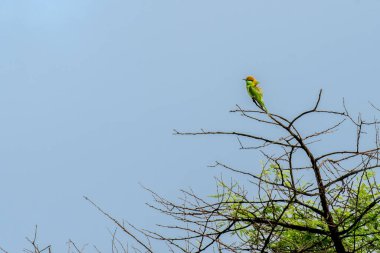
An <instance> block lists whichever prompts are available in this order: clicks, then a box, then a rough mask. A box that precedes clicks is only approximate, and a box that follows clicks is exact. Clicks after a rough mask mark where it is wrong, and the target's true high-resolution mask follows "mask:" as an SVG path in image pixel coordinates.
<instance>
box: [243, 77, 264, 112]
mask: <svg viewBox="0 0 380 253" xmlns="http://www.w3.org/2000/svg"><path fill="white" fill-rule="evenodd" d="M243 80H245V82H246V84H247V91H248V94H249V96H250V97H251V98H252V100H253V102H254V103H255V104H256V105H257V106H258V107H260V108H262V109H263V110H264V111H266V112H268V110H267V108H266V107H265V104H264V99H263V90H262V89H261V88H260V87H259V81H257V80H256V78H254V77H253V76H247V77H246V78H245V79H243Z"/></svg>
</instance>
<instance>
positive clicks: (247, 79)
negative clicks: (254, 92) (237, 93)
mask: <svg viewBox="0 0 380 253" xmlns="http://www.w3.org/2000/svg"><path fill="white" fill-rule="evenodd" d="M243 80H244V81H246V82H247V84H250V83H252V84H254V85H258V84H259V81H257V80H256V78H254V77H253V76H247V77H246V78H245V79H243Z"/></svg>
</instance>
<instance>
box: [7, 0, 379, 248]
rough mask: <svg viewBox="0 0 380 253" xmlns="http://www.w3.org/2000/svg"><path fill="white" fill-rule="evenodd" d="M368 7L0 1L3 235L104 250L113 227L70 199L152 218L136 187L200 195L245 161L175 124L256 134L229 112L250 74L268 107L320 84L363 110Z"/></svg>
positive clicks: (310, 97) (368, 87) (370, 41)
mask: <svg viewBox="0 0 380 253" xmlns="http://www.w3.org/2000/svg"><path fill="white" fill-rule="evenodd" d="M379 13H380V1H378V0H336V1H331V0H318V1H304V0H298V1H295V0H286V1H284V0H277V1H273V0H265V1H262V0H260V1H259V0H242V1H227V0H223V1H221V0H218V1H216V0H212V1H204V0H193V1H180V0H163V1H157V0H106V1H98V0H64V1H63V0H61V1H52V0H33V1H27V0H20V1H14V0H3V1H1V2H0V203H1V205H0V206H1V208H0V245H1V246H2V247H3V248H4V249H6V250H8V251H10V252H21V250H22V249H23V248H25V247H26V246H27V243H26V241H25V236H32V234H33V229H34V225H35V224H38V225H39V233H40V238H41V241H42V243H52V244H53V247H54V249H55V251H56V252H63V251H64V250H65V249H66V244H65V243H66V241H67V240H68V239H69V238H71V239H72V240H73V241H76V242H77V243H78V244H79V245H83V244H85V243H90V245H91V244H96V245H97V247H98V248H99V249H101V250H103V252H109V251H110V236H109V234H108V231H107V228H110V229H112V228H113V225H112V224H111V223H110V222H109V221H107V220H106V218H104V217H102V216H101V215H100V214H99V213H98V212H97V211H96V210H95V209H94V208H92V207H91V206H90V205H89V204H88V203H87V202H85V201H84V200H83V198H82V196H83V195H87V196H89V197H90V198H92V199H93V200H94V201H95V202H97V203H98V204H99V205H101V206H102V207H103V208H105V209H106V210H107V211H109V212H110V213H112V214H113V215H114V216H115V217H117V218H124V219H126V220H128V221H130V222H132V223H134V224H136V225H138V226H140V227H151V226H152V224H155V223H159V222H160V221H165V219H163V218H161V217H160V215H158V214H157V213H156V212H153V211H152V210H150V209H149V208H148V207H146V206H145V204H144V203H145V202H147V201H150V200H151V198H150V196H149V194H148V193H147V192H145V191H144V190H143V189H142V188H141V187H140V185H139V183H141V184H143V185H145V186H147V187H150V188H152V189H154V190H156V191H157V192H159V193H161V194H162V195H165V196H167V197H169V198H176V197H177V196H179V192H178V190H179V189H180V188H187V187H192V188H193V189H194V190H195V191H196V192H199V193H200V194H205V195H206V194H210V193H212V192H213V190H214V180H213V176H215V175H219V174H220V171H217V170H215V169H210V168H207V165H209V164H211V163H212V162H213V161H214V160H221V161H225V162H229V163H231V164H234V163H242V164H243V163H246V164H248V163H249V164H256V163H258V162H259V160H260V157H259V155H258V154H255V153H250V154H248V153H244V152H239V151H238V150H237V149H238V145H237V143H236V140H235V139H233V138H225V137H223V138H211V137H204V138H187V137H178V136H173V135H172V129H173V128H176V129H183V130H197V129H199V128H201V127H203V128H208V129H219V130H222V129H227V130H229V129H243V130H244V129H248V128H250V130H252V129H254V126H249V125H247V124H244V125H241V121H239V118H238V117H236V116H234V115H231V114H229V113H228V110H229V109H232V108H233V107H234V105H235V104H237V103H238V104H240V105H243V106H252V105H251V103H250V100H249V99H248V97H247V95H246V91H245V88H244V83H243V81H242V80H241V79H242V78H244V77H245V76H246V75H247V74H251V73H253V74H255V75H256V77H257V78H258V79H259V80H260V81H261V84H262V87H263V89H264V91H265V100H266V103H267V106H268V108H270V109H271V110H273V111H276V112H279V113H284V114H286V115H294V114H295V112H297V111H299V110H301V108H305V107H307V105H309V104H310V103H312V101H314V99H315V95H316V94H317V92H318V90H319V89H320V88H323V89H324V92H325V97H324V100H323V105H324V106H326V107H327V106H331V107H334V108H337V107H339V105H340V102H341V98H342V97H345V98H346V100H347V102H348V105H349V107H350V108H353V109H354V110H355V111H362V112H365V113H367V110H368V108H369V107H368V104H367V101H368V100H371V101H373V102H375V103H376V102H378V101H379V92H380V80H379V73H380V46H379V45H380V17H379ZM378 104H380V102H378ZM368 113H369V115H371V114H372V112H368ZM252 131H254V130H252ZM89 247H90V246H89Z"/></svg>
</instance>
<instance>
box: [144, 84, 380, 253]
mask: <svg viewBox="0 0 380 253" xmlns="http://www.w3.org/2000/svg"><path fill="white" fill-rule="evenodd" d="M321 96H322V91H320V93H319V95H318V98H317V101H316V103H315V104H314V106H313V107H312V109H310V110H306V111H303V112H302V113H300V114H298V115H296V116H295V117H293V118H290V119H289V118H286V117H284V116H281V115H278V114H275V113H267V112H265V111H263V110H261V109H260V108H259V110H246V109H243V108H241V107H240V106H237V108H236V109H235V110H232V111H231V112H232V113H239V114H240V115H241V116H242V117H244V118H247V119H249V120H252V121H253V122H254V123H255V124H263V125H265V126H267V127H269V128H272V129H273V131H272V132H271V133H274V134H272V135H277V136H276V137H266V136H264V135H255V134H252V133H245V132H235V131H232V132H225V131H206V130H201V131H199V132H181V131H175V134H176V135H231V136H236V137H237V138H238V140H239V145H240V148H241V149H242V150H247V149H254V150H259V151H260V152H261V154H262V156H263V157H264V162H263V164H262V167H260V168H256V169H247V170H244V169H241V168H234V167H232V166H229V165H226V164H224V163H221V162H216V163H215V165H213V166H215V167H221V168H223V169H226V170H228V171H231V172H234V173H238V174H241V175H243V176H244V177H246V178H247V179H248V182H249V186H247V185H246V184H245V185H242V184H241V183H240V182H230V183H226V182H225V181H224V180H222V179H218V188H217V194H215V195H214V196H213V197H211V198H208V199H205V198H201V197H200V196H198V195H197V194H195V193H194V192H193V191H190V190H189V191H185V190H182V193H183V198H182V200H183V201H182V202H181V203H177V202H173V201H170V200H168V199H166V198H163V197H161V196H159V195H158V194H156V193H155V192H153V191H151V192H152V194H153V196H154V199H155V204H154V205H150V206H151V207H152V208H154V209H156V210H158V211H160V212H161V213H163V214H165V215H168V216H171V217H173V218H174V219H175V220H176V221H177V222H176V224H175V225H160V228H161V229H160V230H161V232H159V233H158V232H154V231H148V230H142V231H140V232H142V233H143V234H144V235H146V236H149V237H150V238H154V239H156V240H161V241H164V242H165V243H167V244H168V246H169V249H170V250H171V251H172V252H177V251H180V252H205V251H208V250H209V251H214V252H341V253H345V252H378V251H379V250H380V243H379V241H380V237H379V233H380V227H378V225H377V224H378V223H379V221H380V219H379V214H380V208H379V206H378V202H379V201H380V194H379V185H378V184H377V182H376V178H375V176H374V172H373V171H374V170H375V169H376V168H378V167H379V166H380V165H379V149H380V146H379V130H378V125H379V122H377V121H376V120H373V121H371V122H368V121H364V120H363V119H362V117H361V116H360V115H359V117H357V119H354V118H353V117H352V116H351V115H350V114H349V113H348V111H347V109H346V106H345V105H344V103H343V110H342V111H341V112H339V111H334V110H322V109H320V108H319V107H320V101H321ZM375 109H376V108H375ZM317 115H318V117H321V119H322V121H323V122H321V124H316V125H308V126H307V129H300V128H299V127H298V125H302V121H304V120H306V119H307V118H310V117H313V116H314V117H316V116H317ZM322 123H332V124H331V125H330V126H327V127H325V128H323V129H319V130H318V129H316V128H318V127H320V126H321V125H324V124H322ZM347 124H348V125H350V126H353V127H354V131H355V132H354V134H353V135H354V143H353V145H352V147H347V148H346V149H341V150H330V149H332V147H333V146H334V145H332V143H329V142H328V141H327V142H326V140H325V137H326V136H329V135H330V136H331V135H333V136H334V135H335V134H336V133H337V130H338V129H339V128H340V127H341V126H343V125H347ZM371 129H372V130H371ZM303 132H306V134H304V133H303ZM371 133H372V134H373V135H370V134H371ZM364 134H366V136H365V137H366V139H365V140H364V136H363V135H364ZM347 138H348V137H347ZM367 140H372V144H371V145H372V146H369V141H367ZM247 143H249V145H248V144H247ZM316 143H319V148H318V150H319V152H315V151H313V150H312V148H313V145H316ZM320 143H324V145H323V146H321V145H320ZM321 150H322V151H321ZM257 162H258V161H257ZM247 187H248V188H249V189H250V190H247ZM252 191H253V193H252ZM164 228H166V229H169V230H168V231H167V232H166V233H167V234H164V233H163V232H162V231H163V229H164ZM170 234H172V236H171V235H170ZM139 243H141V241H139ZM147 252H154V251H153V249H152V248H151V247H149V249H148V250H147Z"/></svg>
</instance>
